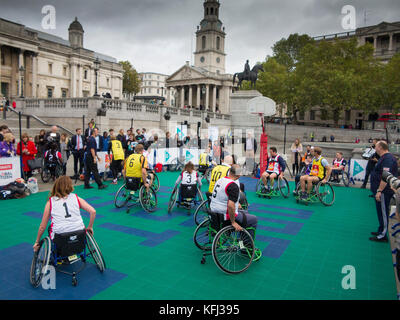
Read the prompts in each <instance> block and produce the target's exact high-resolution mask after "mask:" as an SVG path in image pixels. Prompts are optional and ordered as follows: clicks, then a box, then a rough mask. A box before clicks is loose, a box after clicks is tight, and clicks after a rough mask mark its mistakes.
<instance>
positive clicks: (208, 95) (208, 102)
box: [204, 84, 210, 111]
mask: <svg viewBox="0 0 400 320" xmlns="http://www.w3.org/2000/svg"><path fill="white" fill-rule="evenodd" d="M209 106H210V85H209V84H206V102H205V106H204V108H205V109H206V110H207V111H208V110H209Z"/></svg>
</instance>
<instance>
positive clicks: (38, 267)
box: [29, 237, 51, 288]
mask: <svg viewBox="0 0 400 320" xmlns="http://www.w3.org/2000/svg"><path fill="white" fill-rule="evenodd" d="M39 246H40V248H39V250H38V251H36V252H35V253H34V254H33V259H32V264H31V270H30V277H29V278H30V282H31V284H32V286H33V287H35V288H37V287H38V286H39V285H40V284H41V282H42V278H43V276H44V275H45V274H46V272H47V267H48V265H49V261H50V256H51V240H50V238H49V237H46V238H44V239H42V240H40V243H39Z"/></svg>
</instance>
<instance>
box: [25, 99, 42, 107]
mask: <svg viewBox="0 0 400 320" xmlns="http://www.w3.org/2000/svg"><path fill="white" fill-rule="evenodd" d="M25 106H26V107H27V108H39V107H40V100H39V99H30V100H27V101H26V105H25Z"/></svg>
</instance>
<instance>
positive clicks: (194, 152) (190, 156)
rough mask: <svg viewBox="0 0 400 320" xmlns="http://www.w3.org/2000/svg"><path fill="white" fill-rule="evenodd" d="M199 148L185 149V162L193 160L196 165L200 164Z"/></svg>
mask: <svg viewBox="0 0 400 320" xmlns="http://www.w3.org/2000/svg"><path fill="white" fill-rule="evenodd" d="M199 151H200V150H199V149H183V154H184V155H185V163H188V162H189V161H191V162H192V163H193V164H194V165H195V166H196V165H198V164H199V156H200V153H199Z"/></svg>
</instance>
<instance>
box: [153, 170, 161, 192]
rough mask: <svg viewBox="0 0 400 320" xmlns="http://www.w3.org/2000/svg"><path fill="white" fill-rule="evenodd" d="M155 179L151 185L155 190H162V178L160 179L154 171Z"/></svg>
mask: <svg viewBox="0 0 400 320" xmlns="http://www.w3.org/2000/svg"><path fill="white" fill-rule="evenodd" d="M153 176H154V179H153V184H152V185H151V187H152V188H153V190H154V191H155V192H158V190H160V180H159V179H158V176H157V175H156V174H155V173H153Z"/></svg>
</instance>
